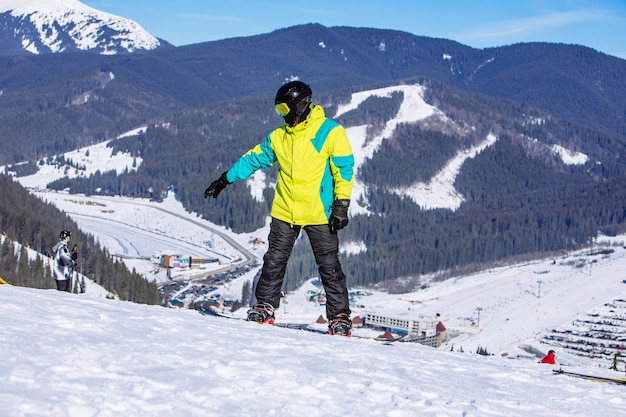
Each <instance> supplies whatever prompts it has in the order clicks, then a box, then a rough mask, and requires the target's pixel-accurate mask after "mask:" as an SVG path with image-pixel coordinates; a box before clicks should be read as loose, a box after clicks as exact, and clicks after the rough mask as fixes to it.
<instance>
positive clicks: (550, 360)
mask: <svg viewBox="0 0 626 417" xmlns="http://www.w3.org/2000/svg"><path fill="white" fill-rule="evenodd" d="M554 355H555V353H554V351H553V350H550V351H548V354H547V355H546V356H544V357H543V358H542V359H541V360H540V361H539V363H547V364H549V365H556V358H555V357H554Z"/></svg>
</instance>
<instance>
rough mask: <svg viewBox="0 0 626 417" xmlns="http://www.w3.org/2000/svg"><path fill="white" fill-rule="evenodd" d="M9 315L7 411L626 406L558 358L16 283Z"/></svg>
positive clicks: (3, 369)
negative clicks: (314, 329) (313, 328)
mask: <svg viewBox="0 0 626 417" xmlns="http://www.w3.org/2000/svg"><path fill="white" fill-rule="evenodd" d="M0 314H1V316H2V325H1V326H0V355H1V356H2V358H3V360H2V361H1V362H0V386H2V389H1V390H0V409H2V415H3V416H6V417H24V416H46V417H67V416H71V417H96V416H97V417H117V416H125V417H133V416H157V415H159V416H203V417H207V416H259V417H260V416H263V417H265V416H308V417H315V416H324V417H328V416H342V417H343V416H359V417H362V416H390V417H402V416H417V415H419V416H433V417H434V416H437V417H446V416H455V417H456V416H480V417H485V416H490V417H497V416H502V417H516V416H519V417H533V416H535V417H541V416H545V417H558V416H574V415H575V416H586V417H594V416H599V417H600V416H601V417H608V416H620V415H624V414H625V413H626V400H624V395H623V394H624V387H623V386H619V385H608V384H601V383H597V382H591V381H586V380H581V379H575V378H569V377H566V376H557V375H552V369H555V368H558V366H552V365H540V364H537V363H536V360H535V359H532V360H517V361H512V360H508V359H504V358H501V357H498V356H489V357H484V356H480V355H471V354H467V353H465V354H464V353H458V352H450V351H442V350H436V349H432V348H428V347H425V346H421V345H418V344H413V343H404V344H394V345H392V346H386V345H382V344H380V343H379V342H375V341H372V340H367V339H358V338H351V339H348V338H342V337H331V336H327V335H320V334H314V333H308V332H302V331H297V330H288V329H283V328H278V327H273V326H260V325H257V324H255V323H248V322H245V321H239V320H227V319H220V318H215V317H205V316H201V315H200V314H198V313H196V312H194V311H191V310H178V309H166V308H162V307H156V306H144V305H137V304H132V303H128V302H122V301H117V300H107V299H104V298H96V297H93V296H90V295H85V294H84V295H74V294H67V293H59V292H57V291H55V290H35V289H28V288H18V287H11V286H8V285H0ZM567 369H573V370H578V371H580V370H582V371H585V372H589V371H591V372H595V373H602V371H600V370H598V369H591V370H590V369H580V368H571V367H570V368H567ZM611 375H615V373H612V374H611Z"/></svg>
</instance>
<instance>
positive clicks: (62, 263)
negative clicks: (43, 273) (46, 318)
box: [52, 230, 77, 292]
mask: <svg viewBox="0 0 626 417" xmlns="http://www.w3.org/2000/svg"><path fill="white" fill-rule="evenodd" d="M71 237H72V234H71V233H70V231H69V230H62V231H61V233H60V234H59V239H60V240H59V241H58V242H57V244H56V245H54V247H53V248H52V253H53V254H54V260H53V262H54V265H53V268H52V276H53V277H54V280H55V282H56V284H57V290H59V291H67V292H71V289H72V275H73V271H74V266H76V258H77V254H76V252H74V253H72V252H70V249H69V248H68V246H67V244H68V242H69V241H70V238H71Z"/></svg>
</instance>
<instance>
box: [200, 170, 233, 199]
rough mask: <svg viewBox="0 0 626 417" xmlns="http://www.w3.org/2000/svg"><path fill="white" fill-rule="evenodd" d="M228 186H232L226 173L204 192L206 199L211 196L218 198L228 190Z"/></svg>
mask: <svg viewBox="0 0 626 417" xmlns="http://www.w3.org/2000/svg"><path fill="white" fill-rule="evenodd" d="M228 184H230V182H228V180H227V179H226V172H224V173H223V174H222V176H221V177H219V178H218V179H216V180H215V181H213V182H212V183H211V185H209V186H208V187H207V189H206V190H204V198H207V197H209V196H211V197H213V198H217V196H218V195H219V194H220V193H221V192H222V190H223V189H224V188H226V186H227V185H228Z"/></svg>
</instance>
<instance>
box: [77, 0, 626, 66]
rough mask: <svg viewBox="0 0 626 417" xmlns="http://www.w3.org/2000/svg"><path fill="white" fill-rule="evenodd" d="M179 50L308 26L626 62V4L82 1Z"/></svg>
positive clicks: (585, 0) (547, 0) (605, 0)
mask: <svg viewBox="0 0 626 417" xmlns="http://www.w3.org/2000/svg"><path fill="white" fill-rule="evenodd" d="M81 1H82V3H84V4H86V5H88V6H90V7H93V8H96V9H98V10H101V11H104V12H108V13H112V14H116V15H119V16H123V17H126V18H129V19H132V20H134V21H136V22H137V23H139V24H140V25H141V26H143V27H144V28H145V29H147V30H148V31H149V32H150V33H152V34H153V35H154V36H156V37H159V38H161V39H165V40H167V41H168V42H170V43H172V44H174V45H177V46H179V45H188V44H192V43H198V42H206V41H214V40H218V39H225V38H232V37H239V36H252V35H257V34H261V33H269V32H272V31H273V30H276V29H280V28H284V27H289V26H294V25H300V24H305V23H320V24H322V25H324V26H329V27H330V26H351V27H371V28H379V29H395V30H401V31H405V32H409V33H412V34H414V35H420V36H429V37H436V38H446V39H451V40H455V41H458V42H460V43H463V44H465V45H468V46H472V47H475V48H485V47H492V46H502V45H509V44H512V43H518V42H535V41H539V42H556V43H567V44H578V45H584V46H588V47H591V48H593V49H596V50H599V51H601V52H604V53H607V54H610V55H614V56H618V57H620V58H624V59H626V0H517V1H505V0H482V1H481V0H474V1H466V0H457V1H454V0H437V1H433V0H428V1H423V0H378V1H374V0H372V1H368V0H332V1H328V0H316V1H310V2H298V1H293V0H292V1H283V0H265V1H259V0H219V1H214V0H179V1H172V0H81Z"/></svg>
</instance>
